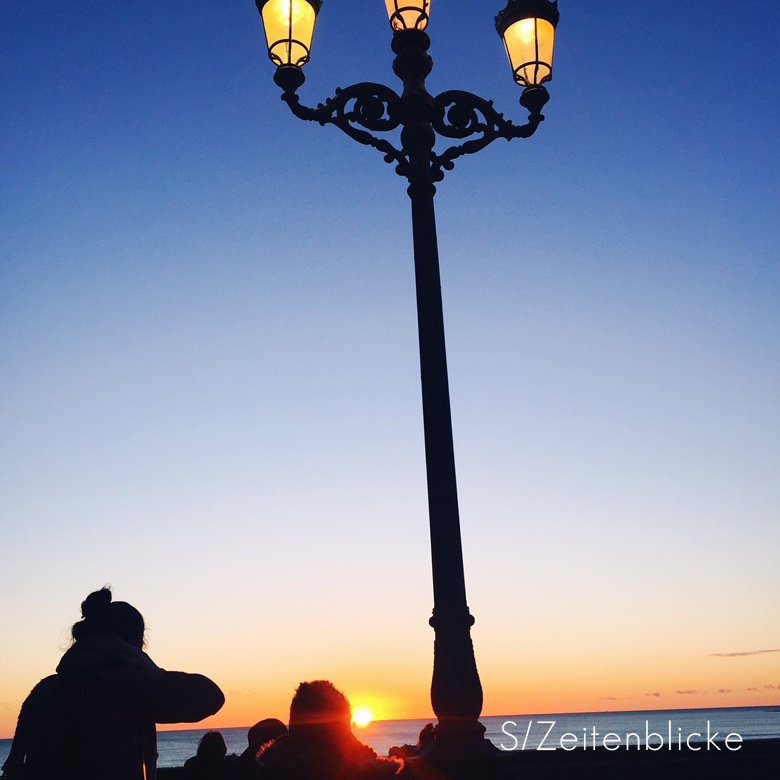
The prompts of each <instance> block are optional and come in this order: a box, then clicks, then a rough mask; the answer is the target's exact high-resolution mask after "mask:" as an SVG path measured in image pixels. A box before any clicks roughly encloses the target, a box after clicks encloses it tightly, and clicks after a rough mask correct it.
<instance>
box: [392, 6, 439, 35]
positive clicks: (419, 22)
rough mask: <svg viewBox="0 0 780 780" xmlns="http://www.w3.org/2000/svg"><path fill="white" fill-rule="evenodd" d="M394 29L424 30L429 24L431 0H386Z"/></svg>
mask: <svg viewBox="0 0 780 780" xmlns="http://www.w3.org/2000/svg"><path fill="white" fill-rule="evenodd" d="M385 5H387V15H388V16H389V17H390V24H391V25H392V26H393V29H394V30H424V29H425V28H426V27H427V26H428V17H429V16H430V13H431V0H385Z"/></svg>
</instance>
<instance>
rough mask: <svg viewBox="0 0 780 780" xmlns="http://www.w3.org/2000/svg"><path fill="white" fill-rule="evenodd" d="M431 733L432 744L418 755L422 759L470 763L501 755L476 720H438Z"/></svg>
mask: <svg viewBox="0 0 780 780" xmlns="http://www.w3.org/2000/svg"><path fill="white" fill-rule="evenodd" d="M433 733H434V739H433V742H432V743H431V745H430V746H429V747H428V748H427V749H426V750H424V751H423V752H422V753H421V754H420V758H422V759H427V760H432V761H436V760H444V761H471V760H474V759H483V758H493V757H495V756H501V755H503V753H502V751H501V750H499V749H498V748H497V747H496V746H495V745H494V744H493V743H492V742H491V741H490V740H489V739H487V738H486V737H485V727H484V726H483V725H482V724H481V723H480V722H479V721H478V720H440V721H439V723H438V724H437V725H436V727H435V729H434V732H433Z"/></svg>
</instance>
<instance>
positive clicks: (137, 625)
mask: <svg viewBox="0 0 780 780" xmlns="http://www.w3.org/2000/svg"><path fill="white" fill-rule="evenodd" d="M81 614H82V618H83V619H82V620H80V621H79V622H78V623H76V624H75V625H74V626H73V631H72V635H73V642H74V643H73V645H72V646H71V648H70V649H69V650H68V651H67V652H66V653H65V655H64V656H63V657H62V660H61V661H60V663H59V665H58V666H57V673H56V674H53V675H51V676H50V677H46V678H45V679H43V680H41V682H39V683H38V685H36V686H35V688H33V690H32V692H31V693H30V695H29V696H28V697H27V699H26V700H25V702H24V704H23V705H22V709H21V712H20V713H19V721H18V723H17V727H16V733H15V734H14V740H13V744H12V746H11V752H10V754H9V756H8V760H7V761H6V763H5V765H4V766H3V773H2V777H3V778H4V780H144V778H146V780H155V777H156V763H157V732H156V728H155V724H156V723H195V722H197V721H199V720H202V719H203V718H205V717H207V716H209V715H213V714H214V713H215V712H217V711H218V710H219V709H220V707H222V705H223V703H224V701H225V697H224V696H223V695H222V691H221V690H220V689H219V688H218V687H217V686H216V684H215V683H213V682H212V681H211V680H209V679H208V678H207V677H204V676H202V675H200V674H185V673H184V672H167V671H165V670H164V669H160V668H159V667H158V666H157V665H156V664H155V663H154V662H153V661H152V659H151V658H149V656H148V655H146V653H144V651H143V644H144V619H143V617H142V616H141V613H140V612H139V611H138V610H137V609H136V608H135V607H133V606H131V605H130V604H127V603H126V602H123V601H112V600H111V590H110V589H109V588H108V587H106V588H103V589H102V590H99V591H95V592H94V593H90V595H89V596H87V598H86V599H85V601H84V602H83V603H82V605H81Z"/></svg>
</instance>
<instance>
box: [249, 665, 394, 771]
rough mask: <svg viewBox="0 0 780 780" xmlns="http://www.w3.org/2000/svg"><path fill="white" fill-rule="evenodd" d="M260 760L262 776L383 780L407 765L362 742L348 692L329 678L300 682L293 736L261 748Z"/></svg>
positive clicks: (293, 713)
mask: <svg viewBox="0 0 780 780" xmlns="http://www.w3.org/2000/svg"><path fill="white" fill-rule="evenodd" d="M257 762H258V764H259V772H258V777H259V778H262V780H315V778H316V780H380V779H382V778H389V777H393V776H394V775H396V774H398V773H399V772H400V771H401V769H402V768H403V761H400V760H398V759H395V758H381V757H380V756H378V755H377V754H376V753H375V752H374V751H373V750H372V749H371V748H370V747H369V746H368V745H364V744H363V743H362V742H360V741H358V739H357V737H355V735H354V734H353V733H352V710H351V708H350V706H349V702H348V701H347V698H346V696H344V694H343V693H341V691H339V690H337V689H336V688H335V687H334V686H333V684H332V683H330V682H328V681H326V680H315V681H314V682H303V683H301V684H300V685H299V686H298V690H297V691H296V692H295V696H294V697H293V700H292V703H291V705H290V725H289V734H286V735H284V736H281V737H279V738H278V739H276V740H274V741H273V742H271V743H270V744H269V745H266V746H265V747H264V748H263V749H261V750H260V752H259V753H258V756H257Z"/></svg>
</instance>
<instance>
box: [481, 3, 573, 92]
mask: <svg viewBox="0 0 780 780" xmlns="http://www.w3.org/2000/svg"><path fill="white" fill-rule="evenodd" d="M559 18H560V14H559V12H558V2H557V0H555V2H550V0H509V4H508V5H507V7H506V8H504V10H503V11H501V13H499V15H498V16H497V17H496V30H497V31H498V34H499V35H500V36H501V38H502V39H503V41H504V46H506V52H507V54H508V55H509V62H510V64H511V65H512V72H513V73H514V77H515V81H516V82H517V83H518V84H520V85H522V86H524V87H539V86H541V85H542V84H544V82H545V81H549V80H550V79H551V78H552V63H553V46H554V44H555V28H556V26H557V25H558V19H559Z"/></svg>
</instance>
